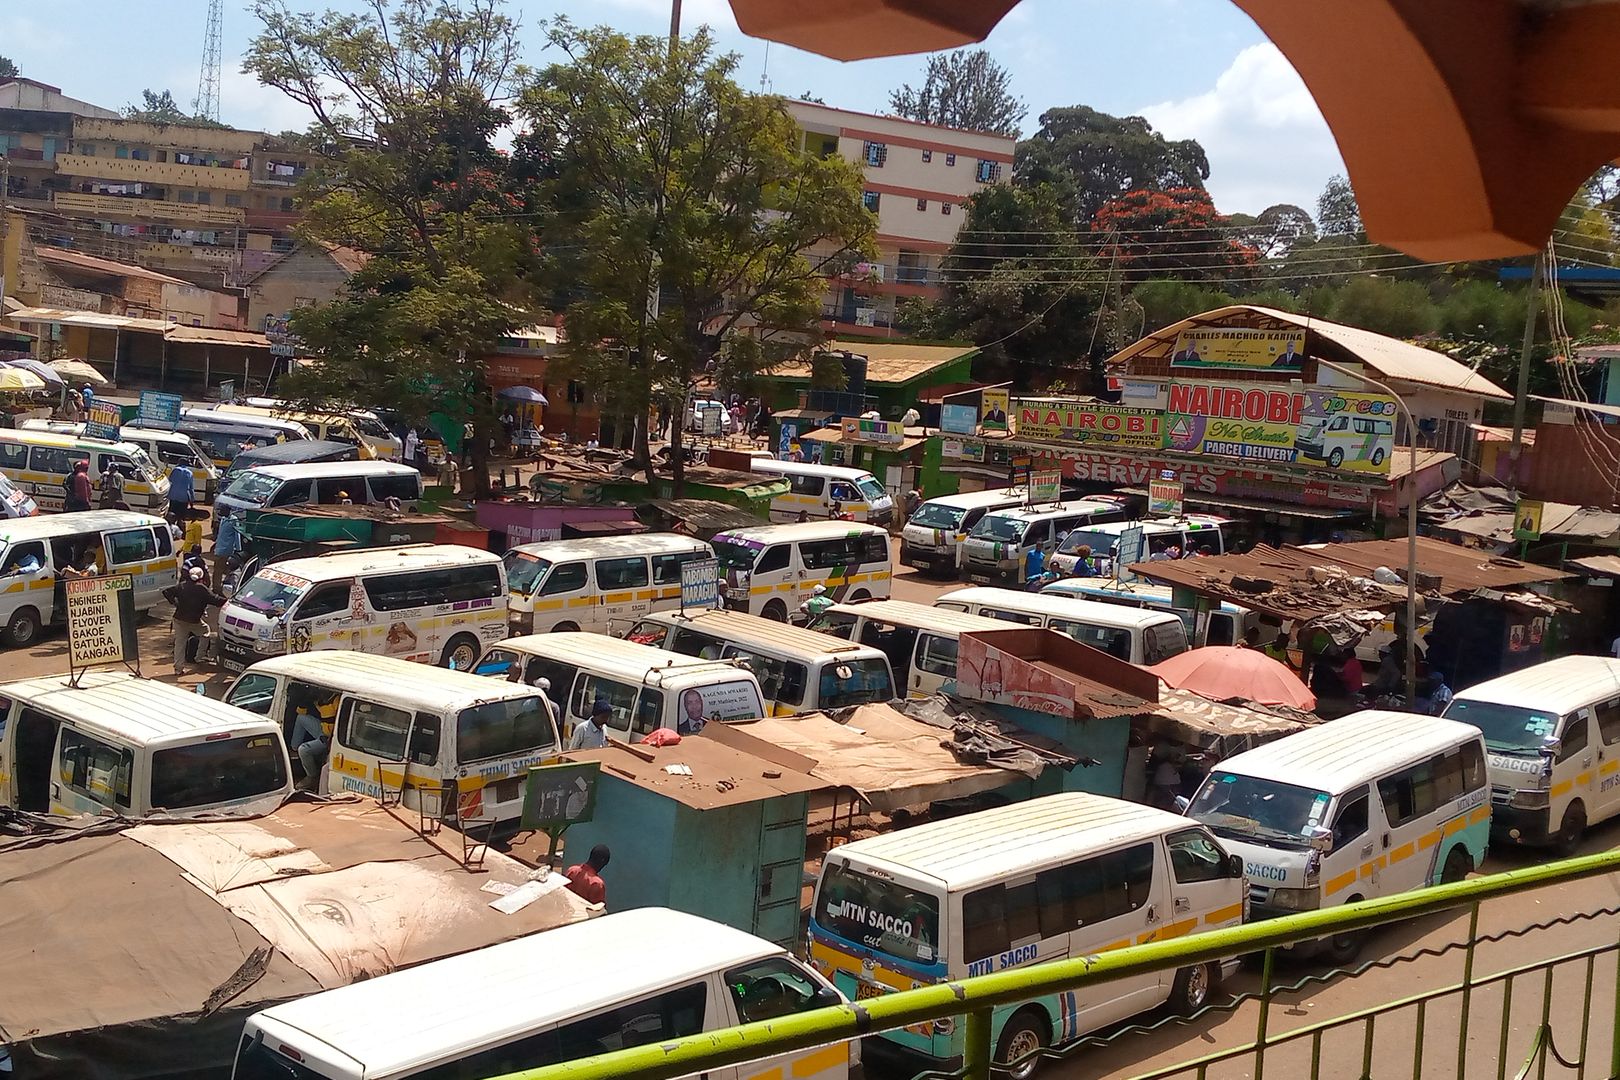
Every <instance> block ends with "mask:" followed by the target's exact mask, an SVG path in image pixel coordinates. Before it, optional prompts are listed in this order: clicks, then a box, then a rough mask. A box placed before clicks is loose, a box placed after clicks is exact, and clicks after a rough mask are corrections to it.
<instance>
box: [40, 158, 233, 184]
mask: <svg viewBox="0 0 1620 1080" xmlns="http://www.w3.org/2000/svg"><path fill="white" fill-rule="evenodd" d="M56 171H57V172H59V173H62V174H63V175H65V176H83V177H95V178H96V179H98V180H122V181H127V182H130V183H139V184H165V185H168V184H172V185H174V186H176V187H190V188H202V189H204V190H206V191H246V190H247V189H248V183H249V181H251V180H252V179H253V175H252V173H250V172H249V171H248V170H246V169H230V168H225V167H223V166H215V165H177V164H175V163H174V162H172V161H139V160H137V159H135V158H119V157H88V156H86V155H84V154H58V155H56Z"/></svg>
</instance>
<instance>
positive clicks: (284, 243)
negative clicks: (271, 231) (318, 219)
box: [270, 236, 293, 254]
mask: <svg viewBox="0 0 1620 1080" xmlns="http://www.w3.org/2000/svg"><path fill="white" fill-rule="evenodd" d="M292 249H293V238H292V237H290V236H277V237H273V238H271V240H270V250H271V251H274V252H277V253H278V254H279V253H283V252H288V251H291V250H292Z"/></svg>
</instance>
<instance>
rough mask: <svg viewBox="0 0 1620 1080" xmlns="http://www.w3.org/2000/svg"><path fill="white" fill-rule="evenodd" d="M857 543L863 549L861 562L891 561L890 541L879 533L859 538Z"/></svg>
mask: <svg viewBox="0 0 1620 1080" xmlns="http://www.w3.org/2000/svg"><path fill="white" fill-rule="evenodd" d="M855 543H856V544H857V545H859V547H860V548H861V554H860V561H861V562H875V563H880V562H888V561H889V541H888V538H887V537H884V536H882V535H880V534H878V533H867V534H866V535H864V536H861V537H857V538H856V540H855Z"/></svg>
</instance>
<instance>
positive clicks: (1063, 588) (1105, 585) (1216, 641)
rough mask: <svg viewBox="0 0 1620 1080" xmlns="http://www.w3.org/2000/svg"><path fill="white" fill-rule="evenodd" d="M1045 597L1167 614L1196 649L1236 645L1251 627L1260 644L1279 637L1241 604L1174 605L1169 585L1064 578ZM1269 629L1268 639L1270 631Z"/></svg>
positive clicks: (1272, 624) (1046, 590)
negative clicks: (1178, 622) (1210, 607)
mask: <svg viewBox="0 0 1620 1080" xmlns="http://www.w3.org/2000/svg"><path fill="white" fill-rule="evenodd" d="M1041 595H1042V596H1068V597H1073V598H1074V599H1076V600H1095V601H1097V602H1098V603H1103V604H1118V605H1119V606H1120V607H1132V608H1140V609H1141V610H1143V611H1161V612H1168V613H1170V614H1172V615H1175V616H1178V617H1179V618H1180V619H1181V623H1182V625H1183V626H1185V627H1186V628H1187V640H1188V641H1189V642H1191V644H1192V645H1193V647H1195V648H1197V647H1199V646H1203V645H1236V644H1238V643H1239V642H1241V641H1242V640H1243V638H1244V635H1245V634H1247V633H1248V632H1249V628H1250V627H1255V628H1257V629H1259V630H1260V638H1261V641H1262V642H1263V643H1264V642H1269V641H1270V640H1271V639H1272V638H1274V637H1276V636H1277V629H1278V626H1279V624H1278V623H1276V622H1275V621H1273V622H1270V623H1267V622H1266V621H1264V620H1263V619H1261V618H1260V615H1259V613H1258V612H1255V611H1251V610H1250V609H1249V608H1246V607H1242V606H1241V605H1238V604H1233V603H1228V602H1226V601H1224V600H1223V601H1221V603H1220V604H1219V605H1218V606H1217V607H1216V608H1215V609H1214V610H1211V611H1208V612H1198V611H1194V610H1193V609H1191V608H1183V607H1176V606H1175V590H1173V589H1172V588H1170V586H1168V585H1151V584H1149V583H1147V582H1145V581H1115V580H1114V579H1113V578H1101V577H1098V578H1064V579H1062V580H1061V581H1054V582H1052V584H1050V585H1048V586H1046V587H1045V588H1044V589H1042V590H1041ZM1268 630H1269V632H1270V633H1269V636H1268V634H1267V631H1268Z"/></svg>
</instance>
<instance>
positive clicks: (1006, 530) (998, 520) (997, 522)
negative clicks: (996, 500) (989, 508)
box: [968, 514, 1025, 542]
mask: <svg viewBox="0 0 1620 1080" xmlns="http://www.w3.org/2000/svg"><path fill="white" fill-rule="evenodd" d="M1024 524H1025V523H1024V521H1023V519H1022V518H1014V517H1002V516H1001V515H1000V514H986V515H984V517H982V518H980V519H979V523H978V524H977V525H975V526H973V528H972V529H971V530H969V532H968V535H969V536H981V537H987V538H988V539H991V540H1002V541H1009V542H1010V541H1013V540H1022V539H1023V538H1024Z"/></svg>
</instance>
